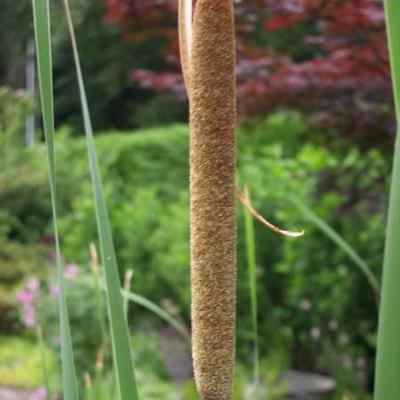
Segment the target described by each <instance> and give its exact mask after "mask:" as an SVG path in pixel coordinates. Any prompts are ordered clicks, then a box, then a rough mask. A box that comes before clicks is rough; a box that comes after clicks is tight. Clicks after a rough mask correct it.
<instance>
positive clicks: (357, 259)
mask: <svg viewBox="0 0 400 400" xmlns="http://www.w3.org/2000/svg"><path fill="white" fill-rule="evenodd" d="M290 200H291V201H292V203H293V205H294V206H295V207H296V208H297V209H298V210H299V211H300V212H301V213H302V214H303V216H304V217H305V218H307V219H308V220H309V221H310V222H311V223H312V224H313V225H315V226H316V227H317V228H318V229H319V230H320V231H321V232H322V233H324V234H325V235H326V236H327V237H328V238H329V239H330V240H332V242H334V243H335V244H336V245H337V246H338V247H339V248H340V249H341V250H342V251H343V252H344V253H345V254H346V255H347V256H348V257H349V258H350V259H351V260H352V261H353V262H354V264H355V265H357V267H358V268H359V269H360V271H361V272H362V273H363V274H364V276H365V277H366V279H367V280H368V283H369V285H370V287H371V289H372V290H373V292H374V294H375V296H376V298H377V299H379V294H380V285H379V282H378V280H377V279H376V277H375V275H374V274H373V272H372V271H371V268H370V267H369V265H368V264H367V263H366V262H365V261H364V260H363V259H362V257H361V256H360V255H359V254H358V253H357V251H356V250H355V249H354V248H353V247H352V246H351V245H350V244H349V243H348V242H347V241H346V240H345V239H344V238H343V237H342V236H340V235H339V233H337V232H336V231H335V230H334V229H333V228H332V227H331V226H329V225H328V224H327V223H326V222H325V221H324V220H323V219H322V218H321V217H319V216H318V215H317V214H316V213H315V212H314V211H313V210H312V209H311V208H310V207H308V206H307V205H306V204H304V203H303V202H302V201H301V200H300V199H299V198H297V197H291V198H290Z"/></svg>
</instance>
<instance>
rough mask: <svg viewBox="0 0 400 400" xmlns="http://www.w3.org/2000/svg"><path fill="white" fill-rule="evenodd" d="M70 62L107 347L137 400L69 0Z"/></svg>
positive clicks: (129, 395) (126, 390) (121, 389)
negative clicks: (100, 279) (96, 246)
mask: <svg viewBox="0 0 400 400" xmlns="http://www.w3.org/2000/svg"><path fill="white" fill-rule="evenodd" d="M64 6H65V13H66V17H67V22H68V27H69V32H70V37H71V44H72V49H73V55H74V62H75V68H76V74H77V79H78V86H79V95H80V101H81V107H82V114H83V121H84V127H85V134H86V140H87V149H88V156H89V169H90V176H91V181H92V189H93V195H94V204H95V210H96V221H97V231H98V235H99V240H100V250H101V258H102V265H103V266H104V271H105V284H106V298H107V309H108V318H109V321H110V332H111V345H112V353H113V362H114V369H115V375H116V384H117V389H118V394H119V398H120V400H138V398H139V396H138V390H137V385H136V378H135V371H134V365H133V360H132V351H131V346H130V337H129V332H128V325H127V322H126V318H125V314H124V308H123V302H122V296H121V281H120V276H119V272H118V265H117V259H116V254H115V248H114V242H113V238H112V233H111V226H110V220H109V216H108V210H107V206H106V202H105V198H104V192H103V184H102V181H101V176H100V169H99V165H98V160H97V153H96V148H95V143H94V137H93V128H92V122H91V118H90V113H89V106H88V101H87V96H86V90H85V86H84V80H83V74H82V69H81V64H80V59H79V52H78V46H77V42H76V37H75V31H74V26H73V22H72V17H71V12H70V6H69V1H68V0H64Z"/></svg>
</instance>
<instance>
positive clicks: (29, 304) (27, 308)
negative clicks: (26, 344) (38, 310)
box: [17, 278, 40, 328]
mask: <svg viewBox="0 0 400 400" xmlns="http://www.w3.org/2000/svg"><path fill="white" fill-rule="evenodd" d="M39 288H40V282H39V280H38V279H36V278H30V279H29V280H28V281H27V283H26V286H25V289H24V290H21V291H20V292H19V293H18V294H17V300H18V301H19V303H20V304H21V306H22V314H23V323H24V325H25V326H26V327H27V328H32V327H34V326H35V323H36V318H35V300H36V297H37V295H38V292H39Z"/></svg>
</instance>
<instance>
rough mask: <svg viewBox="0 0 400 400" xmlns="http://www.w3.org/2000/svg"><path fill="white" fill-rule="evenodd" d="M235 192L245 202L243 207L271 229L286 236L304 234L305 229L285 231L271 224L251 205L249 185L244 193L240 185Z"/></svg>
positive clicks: (294, 236)
mask: <svg viewBox="0 0 400 400" xmlns="http://www.w3.org/2000/svg"><path fill="white" fill-rule="evenodd" d="M235 194H236V197H237V198H238V199H239V200H240V202H241V203H242V204H243V207H245V208H246V209H247V210H248V211H249V212H250V213H251V214H252V215H253V217H254V218H255V219H256V220H257V221H259V222H261V223H262V224H263V225H265V226H266V227H267V228H269V229H271V231H273V232H275V233H277V234H278V235H281V236H286V237H292V238H296V237H300V236H303V235H304V231H301V232H292V231H285V230H283V229H280V228H278V227H277V226H275V225H273V224H271V222H269V221H267V220H266V219H265V218H264V217H263V216H262V215H261V214H259V213H258V212H257V211H256V210H255V209H254V208H253V206H252V205H251V201H250V196H249V191H248V188H247V186H245V188H244V191H243V193H242V192H241V191H240V189H239V188H238V187H236V189H235Z"/></svg>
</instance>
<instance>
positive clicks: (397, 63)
mask: <svg viewBox="0 0 400 400" xmlns="http://www.w3.org/2000/svg"><path fill="white" fill-rule="evenodd" d="M385 9H386V23H387V33H388V39H389V51H390V60H391V68H392V80H393V90H394V99H395V109H396V117H397V123H398V124H399V121H400V23H399V22H400V6H399V1H398V0H385ZM399 309H400V129H398V131H397V137H396V145H395V154H394V165H393V173H392V185H391V192H390V199H389V214H388V221H387V227H386V245H385V258H384V267H383V280H382V300H381V309H380V315H379V329H378V347H377V359H376V376H375V400H397V399H398V398H399V395H400V379H399V377H400V346H399V338H400V312H399Z"/></svg>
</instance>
